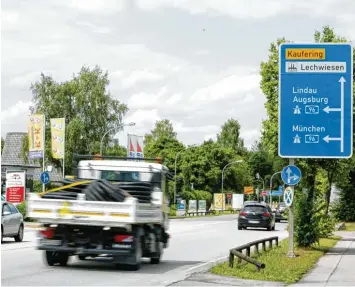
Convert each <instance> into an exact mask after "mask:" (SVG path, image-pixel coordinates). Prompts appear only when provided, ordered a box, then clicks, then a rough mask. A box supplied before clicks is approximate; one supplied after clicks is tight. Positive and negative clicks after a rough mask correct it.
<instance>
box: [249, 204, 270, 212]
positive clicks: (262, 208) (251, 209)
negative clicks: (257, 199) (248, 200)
mask: <svg viewBox="0 0 355 287" xmlns="http://www.w3.org/2000/svg"><path fill="white" fill-rule="evenodd" d="M244 211H246V212H265V211H266V207H265V206H261V205H248V206H246V207H244Z"/></svg>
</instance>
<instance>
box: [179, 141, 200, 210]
mask: <svg viewBox="0 0 355 287" xmlns="http://www.w3.org/2000/svg"><path fill="white" fill-rule="evenodd" d="M196 145H197V144H193V145H191V146H188V147H187V149H188V148H191V147H195V146H196ZM182 152H183V150H181V151H179V152H177V153H176V156H175V174H174V180H175V188H174V204H176V187H177V182H176V169H177V159H178V156H179V155H180V153H182Z"/></svg>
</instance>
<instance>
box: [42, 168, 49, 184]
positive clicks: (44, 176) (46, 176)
mask: <svg viewBox="0 0 355 287" xmlns="http://www.w3.org/2000/svg"><path fill="white" fill-rule="evenodd" d="M49 181H50V177H49V174H48V172H46V171H45V172H42V173H41V182H42V183H43V184H48V183H49Z"/></svg>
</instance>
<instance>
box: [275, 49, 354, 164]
mask: <svg viewBox="0 0 355 287" xmlns="http://www.w3.org/2000/svg"><path fill="white" fill-rule="evenodd" d="M352 51H353V50H352V47H351V45H350V44H347V43H320V44H294V43H285V44H282V45H281V46H280V61H279V63H280V66H279V155H280V156H281V157H283V158H349V157H351V156H352V150H353V92H352V90H353V86H352V83H353V81H352V79H353V75H352V73H353V55H352Z"/></svg>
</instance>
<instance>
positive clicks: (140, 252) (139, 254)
mask: <svg viewBox="0 0 355 287" xmlns="http://www.w3.org/2000/svg"><path fill="white" fill-rule="evenodd" d="M134 256H135V261H136V263H135V264H134V265H130V266H129V269H130V270H132V271H138V270H139V269H140V268H141V264H142V256H143V250H142V241H141V240H140V239H138V240H137V243H136V250H135V254H134Z"/></svg>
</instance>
